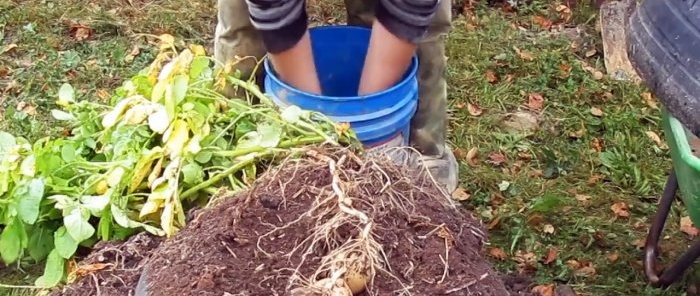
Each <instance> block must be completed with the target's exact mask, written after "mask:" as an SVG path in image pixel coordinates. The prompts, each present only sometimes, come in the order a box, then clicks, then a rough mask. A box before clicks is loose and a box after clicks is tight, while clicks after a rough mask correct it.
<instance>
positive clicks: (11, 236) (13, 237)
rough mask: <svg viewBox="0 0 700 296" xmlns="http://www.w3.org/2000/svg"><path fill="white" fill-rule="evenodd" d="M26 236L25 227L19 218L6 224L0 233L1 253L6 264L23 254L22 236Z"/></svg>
mask: <svg viewBox="0 0 700 296" xmlns="http://www.w3.org/2000/svg"><path fill="white" fill-rule="evenodd" d="M23 237H26V233H24V228H23V227H22V224H21V222H19V221H18V220H14V221H12V222H11V223H10V224H8V225H6V226H5V229H3V231H2V234H0V255H1V256H2V260H3V261H4V262H5V265H9V264H12V263H13V262H15V261H17V259H19V256H20V255H21V254H22V238H23Z"/></svg>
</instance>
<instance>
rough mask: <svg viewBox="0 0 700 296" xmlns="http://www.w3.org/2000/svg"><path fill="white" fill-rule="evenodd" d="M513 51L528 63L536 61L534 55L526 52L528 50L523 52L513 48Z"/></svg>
mask: <svg viewBox="0 0 700 296" xmlns="http://www.w3.org/2000/svg"><path fill="white" fill-rule="evenodd" d="M513 50H515V53H517V54H518V56H519V57H520V58H521V59H523V60H527V61H532V60H534V59H535V57H534V56H533V55H532V53H530V52H528V51H526V50H521V49H520V48H517V47H513Z"/></svg>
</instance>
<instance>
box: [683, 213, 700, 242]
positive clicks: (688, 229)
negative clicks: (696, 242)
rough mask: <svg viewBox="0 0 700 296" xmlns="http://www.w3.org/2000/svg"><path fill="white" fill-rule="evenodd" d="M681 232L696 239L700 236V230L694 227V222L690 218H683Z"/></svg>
mask: <svg viewBox="0 0 700 296" xmlns="http://www.w3.org/2000/svg"><path fill="white" fill-rule="evenodd" d="M681 231H682V232H683V233H685V234H687V235H690V237H696V236H698V234H700V229H698V228H696V227H695V225H693V221H692V220H690V217H688V216H685V217H682V218H681Z"/></svg>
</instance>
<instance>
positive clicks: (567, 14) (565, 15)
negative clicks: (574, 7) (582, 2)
mask: <svg viewBox="0 0 700 296" xmlns="http://www.w3.org/2000/svg"><path fill="white" fill-rule="evenodd" d="M556 10H557V12H558V13H559V18H561V19H563V20H564V21H566V22H568V21H570V20H571V17H572V16H573V14H572V13H571V9H570V8H569V7H568V6H566V5H564V4H560V5H558V6H557V9H556Z"/></svg>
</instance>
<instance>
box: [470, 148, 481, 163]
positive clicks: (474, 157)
mask: <svg viewBox="0 0 700 296" xmlns="http://www.w3.org/2000/svg"><path fill="white" fill-rule="evenodd" d="M478 153H479V149H477V148H476V147H472V149H469V151H467V164H468V165H470V166H477V165H478V164H479V159H478V158H477V155H478Z"/></svg>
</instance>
